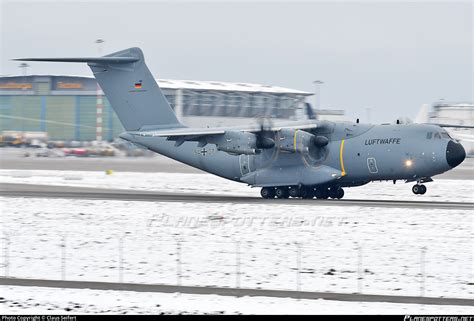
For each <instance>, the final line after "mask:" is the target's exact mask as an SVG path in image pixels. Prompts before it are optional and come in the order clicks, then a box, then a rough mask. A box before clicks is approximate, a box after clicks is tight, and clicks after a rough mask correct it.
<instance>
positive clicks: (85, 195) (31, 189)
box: [0, 183, 474, 210]
mask: <svg viewBox="0 0 474 321" xmlns="http://www.w3.org/2000/svg"><path fill="white" fill-rule="evenodd" d="M0 196H4V197H30V198H66V199H90V200H119V201H142V202H188V203H240V204H242V203H243V204H269V203H274V204H285V205H314V206H364V207H396V208H437V209H456V210H460V209H462V210H472V209H473V208H474V203H470V202H432V201H397V200H357V199H346V200H345V199H342V200H316V199H314V200H305V199H272V200H268V199H262V198H259V197H249V196H229V195H206V194H191V193H165V192H150V191H136V190H119V189H101V188H88V187H72V186H54V185H32V184H7V183H2V184H0Z"/></svg>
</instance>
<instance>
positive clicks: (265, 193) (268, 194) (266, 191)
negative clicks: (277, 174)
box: [260, 187, 275, 198]
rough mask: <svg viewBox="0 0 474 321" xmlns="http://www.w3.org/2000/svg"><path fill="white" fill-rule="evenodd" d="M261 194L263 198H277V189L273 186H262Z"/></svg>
mask: <svg viewBox="0 0 474 321" xmlns="http://www.w3.org/2000/svg"><path fill="white" fill-rule="evenodd" d="M260 195H261V196H262V197H263V198H275V189H274V188H273V187H262V189H261V190H260Z"/></svg>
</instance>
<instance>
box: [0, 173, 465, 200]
mask: <svg viewBox="0 0 474 321" xmlns="http://www.w3.org/2000/svg"><path fill="white" fill-rule="evenodd" d="M0 182H3V183H24V184H46V185H48V184H50V185H65V186H84V187H103V188H114V189H117V188H120V189H134V190H147V191H162V192H186V193H198V194H219V195H246V196H256V197H257V196H260V194H259V193H260V189H258V188H250V187H249V186H247V185H245V184H242V183H237V182H233V181H229V180H226V179H223V178H220V177H217V176H215V175H211V174H183V173H129V172H117V173H114V174H113V175H106V174H105V173H104V172H81V171H42V170H32V171H28V170H0ZM412 185H413V183H410V184H405V183H403V182H397V184H393V183H392V182H373V183H370V184H367V185H364V186H361V187H354V188H346V189H345V191H346V194H345V196H344V197H345V198H349V199H391V200H407V201H409V200H425V201H458V202H474V180H447V179H446V180H444V179H443V180H435V181H434V182H432V183H427V184H426V186H427V187H428V191H427V193H426V194H425V195H415V194H413V193H412V191H411V187H412Z"/></svg>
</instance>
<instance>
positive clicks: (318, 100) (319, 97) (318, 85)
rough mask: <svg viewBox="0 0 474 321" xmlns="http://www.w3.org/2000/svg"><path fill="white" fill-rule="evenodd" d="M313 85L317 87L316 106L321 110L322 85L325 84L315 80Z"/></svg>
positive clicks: (315, 93)
mask: <svg viewBox="0 0 474 321" xmlns="http://www.w3.org/2000/svg"><path fill="white" fill-rule="evenodd" d="M313 84H314V86H315V90H314V96H315V98H314V100H315V106H316V109H321V85H322V84H324V82H323V81H321V80H315V81H313Z"/></svg>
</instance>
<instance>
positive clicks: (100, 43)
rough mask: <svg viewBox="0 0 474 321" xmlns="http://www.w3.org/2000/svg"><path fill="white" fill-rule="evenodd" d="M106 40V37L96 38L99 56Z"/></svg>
mask: <svg viewBox="0 0 474 321" xmlns="http://www.w3.org/2000/svg"><path fill="white" fill-rule="evenodd" d="M104 42H105V40H104V39H96V41H94V43H96V44H97V47H98V50H99V56H100V55H101V54H102V44H103V43H104Z"/></svg>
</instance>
